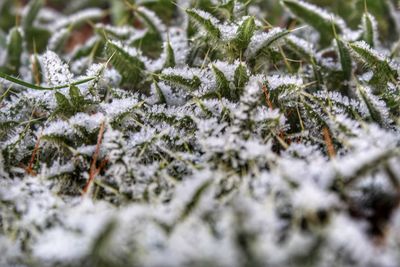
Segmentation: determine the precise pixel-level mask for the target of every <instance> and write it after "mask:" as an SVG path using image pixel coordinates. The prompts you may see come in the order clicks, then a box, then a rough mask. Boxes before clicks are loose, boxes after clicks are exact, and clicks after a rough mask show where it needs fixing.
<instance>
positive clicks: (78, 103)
mask: <svg viewBox="0 0 400 267" xmlns="http://www.w3.org/2000/svg"><path fill="white" fill-rule="evenodd" d="M69 97H70V99H71V104H72V106H73V107H74V109H75V110H81V109H82V107H83V106H84V105H85V98H84V97H83V95H82V94H81V92H80V91H79V88H78V87H77V86H75V85H71V86H70V87H69Z"/></svg>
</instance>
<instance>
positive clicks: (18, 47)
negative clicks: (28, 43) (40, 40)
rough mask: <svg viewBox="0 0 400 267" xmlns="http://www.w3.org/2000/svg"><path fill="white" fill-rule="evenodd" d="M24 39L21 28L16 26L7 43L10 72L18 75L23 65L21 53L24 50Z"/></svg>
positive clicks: (11, 31)
mask: <svg viewBox="0 0 400 267" xmlns="http://www.w3.org/2000/svg"><path fill="white" fill-rule="evenodd" d="M22 44H23V39H22V34H21V30H20V29H19V28H18V27H14V28H12V29H11V30H10V33H9V34H8V44H7V67H8V69H9V74H12V75H18V73H19V67H20V66H21V55H22V52H23V47H22Z"/></svg>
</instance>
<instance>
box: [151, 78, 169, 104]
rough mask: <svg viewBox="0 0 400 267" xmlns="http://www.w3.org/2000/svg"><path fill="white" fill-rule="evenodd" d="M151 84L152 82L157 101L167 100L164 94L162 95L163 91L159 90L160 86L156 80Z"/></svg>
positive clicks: (164, 101) (163, 101)
mask: <svg viewBox="0 0 400 267" xmlns="http://www.w3.org/2000/svg"><path fill="white" fill-rule="evenodd" d="M153 84H154V87H155V89H156V92H157V95H158V99H159V102H160V103H161V104H164V103H166V102H167V101H166V99H165V95H164V93H163V91H162V90H161V88H160V86H159V85H158V83H157V82H156V81H154V82H153Z"/></svg>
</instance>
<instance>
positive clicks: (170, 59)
mask: <svg viewBox="0 0 400 267" xmlns="http://www.w3.org/2000/svg"><path fill="white" fill-rule="evenodd" d="M166 52H167V58H166V59H165V64H164V68H173V67H175V64H176V63H175V54H174V49H172V46H171V43H170V42H169V41H168V42H167V43H166Z"/></svg>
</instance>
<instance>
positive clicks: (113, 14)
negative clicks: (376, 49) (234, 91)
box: [0, 0, 400, 52]
mask: <svg viewBox="0 0 400 267" xmlns="http://www.w3.org/2000/svg"><path fill="white" fill-rule="evenodd" d="M32 1H33V0H1V1H0V47H4V44H5V42H6V36H7V34H8V33H9V31H10V30H11V29H12V28H13V27H14V26H16V25H20V24H21V14H20V12H19V11H20V10H22V9H23V7H24V6H25V5H26V4H28V3H30V2H32ZM187 1H188V2H190V3H191V6H192V7H193V6H194V7H198V8H200V9H203V10H206V11H208V12H211V13H213V14H214V15H220V13H219V10H218V9H216V8H214V7H215V6H216V5H215V3H214V4H213V2H217V1H213V0H187ZM249 1H251V2H252V3H257V4H259V5H260V7H261V8H260V10H265V12H264V14H262V16H263V17H264V18H265V19H266V21H267V22H268V23H270V24H272V25H276V26H281V27H286V26H288V25H293V24H291V23H293V21H290V19H289V16H284V15H283V13H284V10H283V8H282V6H281V4H280V3H279V0H243V1H242V2H244V3H246V2H249ZM38 2H43V3H42V4H43V5H44V6H48V7H51V8H55V9H56V10H59V11H60V12H62V13H63V14H73V13H75V12H77V11H79V10H83V9H85V8H89V7H98V8H102V9H104V10H105V16H104V20H105V21H104V22H112V24H113V25H119V26H120V25H125V24H130V25H135V23H137V21H136V19H135V14H134V12H130V10H129V8H127V6H128V5H132V6H134V5H135V4H137V5H141V6H146V7H148V8H150V9H151V10H153V11H155V12H156V13H157V15H158V16H159V17H160V18H161V19H162V20H163V21H164V23H166V24H167V25H168V23H169V22H170V21H171V18H173V17H174V15H175V14H176V12H177V9H178V8H180V7H179V2H178V3H177V1H172V0H142V1H140V0H139V1H138V0H136V1H135V0H79V1H64V0H42V1H38ZM308 2H310V3H313V4H316V5H318V6H320V7H323V8H326V9H327V10H330V11H332V12H334V13H335V14H338V15H339V16H341V17H342V18H343V19H345V21H346V22H347V23H348V26H349V27H351V28H352V29H357V28H358V27H359V25H360V21H361V17H362V15H363V13H364V11H365V7H366V8H367V9H368V11H369V12H370V13H371V14H372V15H374V16H375V17H376V19H377V20H378V24H379V27H380V37H381V39H382V40H386V41H387V42H393V41H396V40H397V39H398V38H399V35H398V27H399V26H398V25H399V24H400V23H399V21H397V20H398V18H396V17H394V16H392V13H393V10H394V9H396V8H399V6H398V3H397V1H395V0H310V1H308ZM85 26H87V25H81V26H80V27H77V29H75V31H76V32H79V30H82V29H84V28H85ZM25 32H26V36H25V39H26V42H27V45H28V49H29V51H30V52H33V51H34V49H36V52H42V51H44V50H45V49H46V46H47V42H48V39H49V38H50V36H51V33H50V32H48V31H47V30H46V29H43V28H39V27H35V25H27V28H26V29H25ZM86 32H88V31H86ZM148 39H149V40H148V41H149V42H148V43H149V44H150V45H151V43H152V42H153V41H154V40H153V39H152V38H148ZM142 46H143V43H142ZM150 48H154V46H150Z"/></svg>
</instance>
